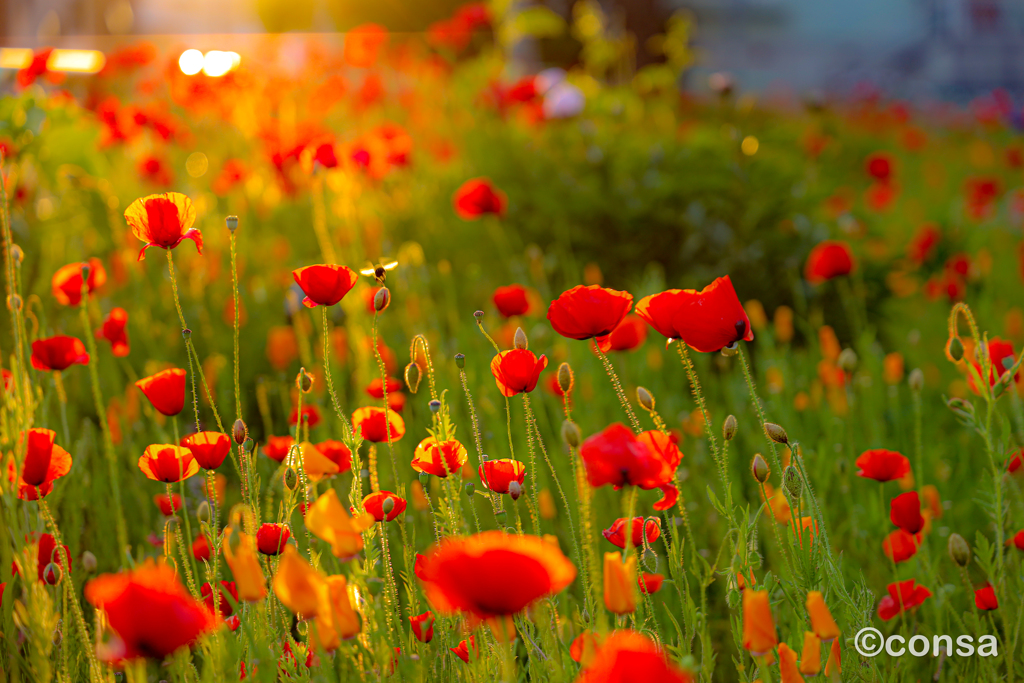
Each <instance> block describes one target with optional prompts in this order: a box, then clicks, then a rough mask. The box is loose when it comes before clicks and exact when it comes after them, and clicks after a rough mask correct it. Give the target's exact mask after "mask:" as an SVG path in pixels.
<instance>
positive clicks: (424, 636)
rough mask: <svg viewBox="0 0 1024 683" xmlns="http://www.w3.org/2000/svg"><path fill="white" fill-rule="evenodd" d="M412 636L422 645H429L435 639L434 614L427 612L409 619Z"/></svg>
mask: <svg viewBox="0 0 1024 683" xmlns="http://www.w3.org/2000/svg"><path fill="white" fill-rule="evenodd" d="M409 623H410V625H411V626H412V634H413V635H414V636H416V640H418V641H420V642H421V643H429V642H430V641H431V640H432V639H433V638H434V613H433V612H430V611H427V612H424V613H423V614H417V615H415V616H411V617H409Z"/></svg>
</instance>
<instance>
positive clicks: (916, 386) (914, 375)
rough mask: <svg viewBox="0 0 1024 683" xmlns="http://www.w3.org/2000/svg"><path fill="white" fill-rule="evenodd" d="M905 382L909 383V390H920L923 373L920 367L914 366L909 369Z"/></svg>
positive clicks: (922, 383)
mask: <svg viewBox="0 0 1024 683" xmlns="http://www.w3.org/2000/svg"><path fill="white" fill-rule="evenodd" d="M907 384H909V385H910V390H911V391H921V389H922V388H923V387H924V373H923V372H921V368H914V369H913V370H911V371H910V376H909V377H907Z"/></svg>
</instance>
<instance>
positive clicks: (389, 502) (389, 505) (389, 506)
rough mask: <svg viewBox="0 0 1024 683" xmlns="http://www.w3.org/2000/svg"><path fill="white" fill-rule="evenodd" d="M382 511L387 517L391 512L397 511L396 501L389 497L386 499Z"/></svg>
mask: <svg viewBox="0 0 1024 683" xmlns="http://www.w3.org/2000/svg"><path fill="white" fill-rule="evenodd" d="M380 509H381V510H383V511H384V514H385V515H390V514H391V511H392V510H394V509H395V499H394V498H392V497H391V496H388V497H387V498H385V499H384V502H383V503H381V505H380Z"/></svg>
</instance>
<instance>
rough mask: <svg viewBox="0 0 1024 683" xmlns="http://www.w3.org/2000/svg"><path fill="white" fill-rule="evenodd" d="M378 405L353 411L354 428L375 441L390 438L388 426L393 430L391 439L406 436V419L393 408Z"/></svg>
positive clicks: (365, 437)
mask: <svg viewBox="0 0 1024 683" xmlns="http://www.w3.org/2000/svg"><path fill="white" fill-rule="evenodd" d="M386 412H387V416H386V417H385V409H384V408H379V407H377V406H364V407H362V408H356V411H355V412H354V413H352V429H354V430H356V431H358V432H359V433H361V434H362V436H363V438H364V439H366V440H367V441H372V442H374V443H385V442H387V440H388V428H390V432H391V440H392V441H398V440H399V439H401V438H402V437H403V436H405V420H403V419H402V416H401V415H399V414H398V413H396V412H395V411H393V410H390V409H387V411H386Z"/></svg>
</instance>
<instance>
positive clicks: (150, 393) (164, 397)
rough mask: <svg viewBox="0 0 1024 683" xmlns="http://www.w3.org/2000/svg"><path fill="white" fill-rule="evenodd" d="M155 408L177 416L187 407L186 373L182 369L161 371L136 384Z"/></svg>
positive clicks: (165, 413) (168, 414)
mask: <svg viewBox="0 0 1024 683" xmlns="http://www.w3.org/2000/svg"><path fill="white" fill-rule="evenodd" d="M135 386H137V387H138V388H139V389H140V390H141V391H142V393H143V394H145V395H146V398H148V399H149V402H150V403H152V404H153V407H154V408H156V409H157V410H158V411H160V412H161V413H163V414H164V415H167V416H168V417H170V416H172V415H177V414H178V413H180V412H181V409H182V408H184V407H185V371H184V370H182V369H181V368H169V369H167V370H161V371H160V372H158V373H156V374H155V375H150V376H149V377H143V378H142V379H140V380H139V381H138V382H136V383H135Z"/></svg>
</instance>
